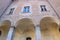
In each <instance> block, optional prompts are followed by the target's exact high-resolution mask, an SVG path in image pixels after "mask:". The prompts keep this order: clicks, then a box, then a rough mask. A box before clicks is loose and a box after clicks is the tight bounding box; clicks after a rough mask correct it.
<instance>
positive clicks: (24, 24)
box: [16, 18, 35, 32]
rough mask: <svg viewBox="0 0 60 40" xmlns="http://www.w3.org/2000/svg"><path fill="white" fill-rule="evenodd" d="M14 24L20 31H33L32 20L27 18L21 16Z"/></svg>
mask: <svg viewBox="0 0 60 40" xmlns="http://www.w3.org/2000/svg"><path fill="white" fill-rule="evenodd" d="M16 24H17V25H16V28H17V29H19V31H22V32H27V31H33V30H34V27H35V26H34V23H33V22H32V20H31V19H28V18H23V19H21V20H19V21H18V22H17V23H16Z"/></svg>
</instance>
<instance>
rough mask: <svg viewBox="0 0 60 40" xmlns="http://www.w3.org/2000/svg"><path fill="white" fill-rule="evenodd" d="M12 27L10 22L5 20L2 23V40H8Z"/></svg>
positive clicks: (0, 27)
mask: <svg viewBox="0 0 60 40" xmlns="http://www.w3.org/2000/svg"><path fill="white" fill-rule="evenodd" d="M10 27H11V22H10V21H9V20H4V21H2V22H1V26H0V36H1V37H0V40H6V38H7V35H8V32H9V29H10Z"/></svg>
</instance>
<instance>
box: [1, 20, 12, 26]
mask: <svg viewBox="0 0 60 40" xmlns="http://www.w3.org/2000/svg"><path fill="white" fill-rule="evenodd" d="M1 26H6V27H8V26H9V27H10V26H11V22H10V21H9V20H4V21H2V25H1Z"/></svg>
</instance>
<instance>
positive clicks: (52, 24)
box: [40, 17, 59, 30]
mask: <svg viewBox="0 0 60 40" xmlns="http://www.w3.org/2000/svg"><path fill="white" fill-rule="evenodd" d="M58 24H59V22H58V20H56V19H54V18H52V17H44V18H43V19H42V20H41V21H40V27H41V30H43V29H45V30H47V29H49V30H51V29H52V30H53V29H57V28H58Z"/></svg>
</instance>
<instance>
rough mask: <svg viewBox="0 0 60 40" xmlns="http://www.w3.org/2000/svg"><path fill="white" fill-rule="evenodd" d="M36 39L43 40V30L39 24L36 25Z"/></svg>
mask: <svg viewBox="0 0 60 40" xmlns="http://www.w3.org/2000/svg"><path fill="white" fill-rule="evenodd" d="M36 40H42V37H41V30H40V27H39V26H36Z"/></svg>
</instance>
